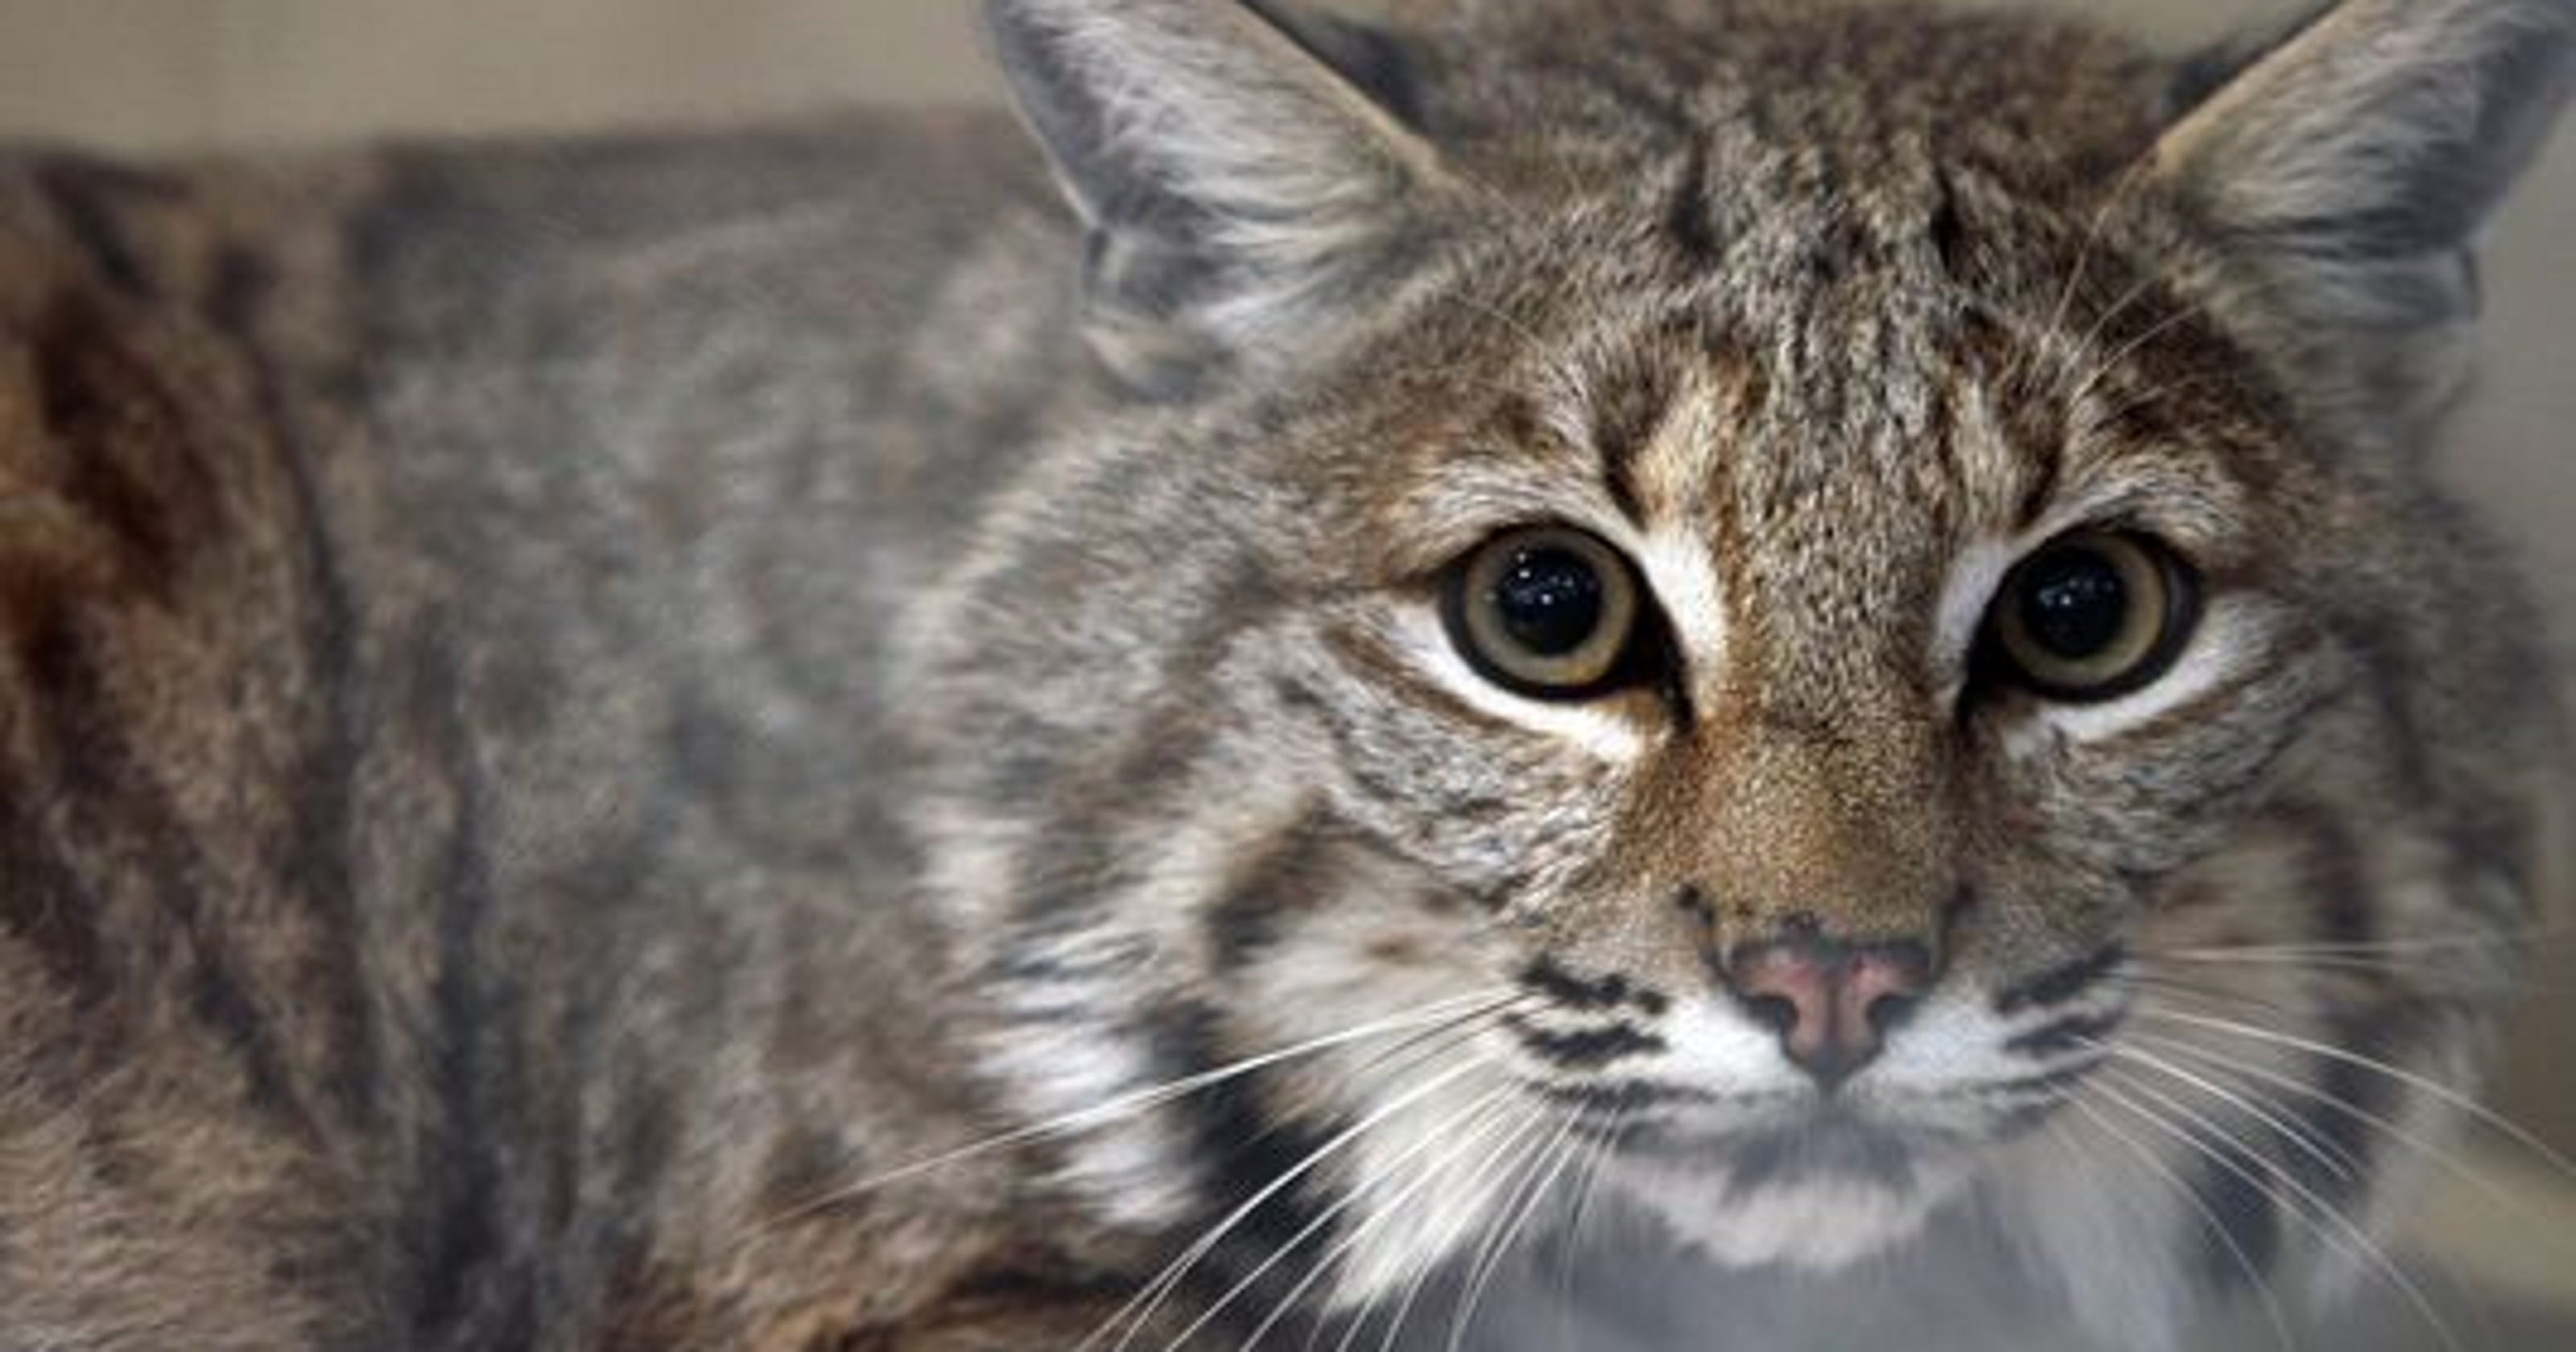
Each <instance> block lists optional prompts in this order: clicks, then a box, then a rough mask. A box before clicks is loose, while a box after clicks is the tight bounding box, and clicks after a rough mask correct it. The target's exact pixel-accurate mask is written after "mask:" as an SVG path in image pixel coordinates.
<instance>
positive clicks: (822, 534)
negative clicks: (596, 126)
mask: <svg viewBox="0 0 2576 1352" xmlns="http://www.w3.org/2000/svg"><path fill="white" fill-rule="evenodd" d="M894 183H901V184H903V185H904V190H903V194H902V195H903V197H904V199H905V206H904V209H903V210H900V211H895V210H888V209H887V199H888V195H889V191H890V190H889V187H888V185H890V184H894ZM7 185H8V186H7V195H6V196H5V198H0V202H5V208H0V221H5V239H6V245H5V253H0V296H5V308H6V320H5V333H6V335H7V367H6V372H5V376H0V412H5V419H6V421H5V427H6V431H5V433H0V444H5V447H6V454H7V470H6V473H5V478H0V482H5V485H6V490H5V493H6V496H5V504H6V505H5V507H0V511H5V513H6V517H7V521H8V525H7V527H6V529H5V532H0V535H5V542H0V552H5V570H6V571H5V576H6V578H7V586H6V588H5V595H6V597H7V603H6V607H5V608H6V627H7V633H8V637H9V646H8V652H9V658H8V668H7V671H8V677H7V680H6V682H5V689H6V691H7V698H6V705H5V708H6V720H5V724H0V726H4V727H5V729H6V746H7V759H6V764H7V789H6V791H5V792H0V804H5V811H6V813H7V827H6V831H5V846H4V847H0V848H5V851H6V858H7V861H8V862H7V865H6V873H7V876H8V879H9V891H8V902H7V909H6V915H7V919H8V924H7V928H6V930H5V931H4V932H0V972H4V973H5V976H0V1015H5V1018H6V1027H7V1029H8V1036H7V1040H6V1044H5V1045H6V1051H5V1053H0V1067H5V1074H0V1142H5V1143H6V1150H5V1151H0V1161H5V1163H0V1169H5V1173H6V1176H5V1178H0V1234H5V1235H6V1236H8V1243H7V1246H6V1250H5V1252H6V1255H7V1256H6V1258H5V1259H0V1346H6V1347H9V1348H12V1349H16V1348H37V1347H83V1348H87V1347H125V1346H135V1347H144V1346H170V1345H173V1343H174V1342H185V1343H187V1344H189V1345H192V1346H198V1347H206V1348H217V1347H240V1348H263V1349H276V1348H287V1347H302V1346H313V1347H322V1346H330V1347H343V1348H350V1349H358V1348H370V1349H375V1348H381V1349H392V1348H398V1347H406V1346H416V1347H454V1348H500V1347H508V1346H517V1345H527V1344H528V1343H529V1342H530V1340H532V1339H533V1340H535V1343H536V1345H543V1346H549V1347H557V1346H560V1347H571V1346H595V1345H596V1346H633V1347H649V1346H667V1347H714V1346H729V1345H738V1344H739V1345H757V1346H764V1347H766V1346H779V1347H790V1346H795V1347H802V1346H805V1345H807V1341H808V1340H809V1338H819V1337H820V1336H821V1335H822V1333H824V1332H825V1331H833V1332H836V1333H839V1334H845V1335H846V1336H848V1337H849V1338H851V1339H852V1340H853V1341H852V1342H851V1343H850V1345H852V1346H879V1345H884V1346H890V1347H892V1346H900V1347H906V1348H910V1347H916V1346H918V1347H933V1346H937V1347H946V1346H951V1345H955V1346H969V1345H974V1344H972V1343H971V1341H957V1342H954V1343H951V1342H942V1341H940V1340H939V1339H940V1337H942V1336H946V1335H945V1333H944V1332H943V1331H944V1330H946V1329H947V1328H949V1326H951V1325H954V1326H955V1327H956V1328H957V1329H958V1330H959V1332H958V1333H957V1334H956V1335H955V1336H956V1338H958V1339H960V1340H963V1339H965V1338H966V1333H965V1330H969V1329H972V1328H974V1327H976V1326H977V1325H978V1321H981V1320H984V1319H987V1318H989V1317H990V1316H991V1314H992V1311H993V1310H995V1309H999V1308H1003V1307H1005V1306H1008V1305H1011V1304H1013V1303H1015V1302H1020V1303H1026V1304H1030V1305H1037V1304H1042V1303H1043V1302H1042V1300H1041V1296H1042V1295H1043V1293H1044V1292H1045V1291H1047V1290H1048V1289H1050V1288H1055V1287H1061V1288H1062V1289H1063V1290H1064V1292H1065V1293H1066V1295H1067V1297H1068V1298H1069V1299H1077V1300H1079V1299H1083V1298H1087V1297H1089V1296H1092V1295H1095V1294H1098V1293H1097V1292H1096V1291H1094V1290H1093V1287H1094V1285H1095V1284H1096V1283H1099V1282H1101V1281H1103V1280H1105V1279H1104V1278H1102V1277H1101V1276H1099V1275H1098V1274H1099V1272H1100V1271H1102V1270H1104V1269H1105V1267H1106V1264H1107V1262H1108V1261H1109V1255H1111V1254H1113V1253H1115V1252H1116V1246H1115V1245H1114V1244H1112V1243H1110V1242H1108V1241H1105V1240H1101V1239H1096V1238H1092V1237H1089V1236H1086V1235H1085V1234H1084V1232H1083V1230H1082V1228H1081V1227H1080V1225H1079V1224H1078V1223H1076V1222H1073V1221H1071V1220H1068V1219H1066V1218H1063V1217H1061V1216H1058V1217H1055V1218H1053V1219H1050V1213H1049V1207H1048V1204H1047V1202H1046V1201H1045V1200H1044V1199H1043V1198H1042V1197H1041V1196H1039V1195H1038V1194H1037V1193H1035V1192H1034V1191H1032V1190H1030V1189H1028V1188H1026V1187H1025V1186H1022V1185H1020V1184H1019V1183H1017V1182H1016V1180H1017V1178H1018V1177H1019V1173H1020V1171H1021V1170H1022V1169H1023V1168H1025V1167H1026V1165H1027V1163H1028V1161H1027V1159H1026V1158H1025V1157H1020V1158H997V1159H993V1160H987V1161H980V1162H974V1163H970V1164H967V1165H964V1166H961V1167H959V1168H956V1169H953V1170H948V1171H943V1172H942V1173H940V1174H939V1175H937V1176H936V1177H929V1178H924V1179H922V1180H920V1181H919V1182H918V1183H915V1184H910V1185H901V1186H897V1187H895V1188H893V1189H891V1190H890V1191H888V1192H887V1193H885V1194H883V1195H881V1196H873V1197H870V1198H867V1199H865V1200H864V1201H863V1202H860V1203H854V1204H852V1205H849V1206H846V1207H841V1208H837V1209H826V1210H821V1211H817V1212H814V1213H812V1214H807V1215H798V1214H797V1213H798V1211H799V1209H800V1208H802V1207H804V1206H806V1205H807V1204H808V1203H811V1202H814V1201H815V1200H817V1199H818V1198H819V1197H820V1196H822V1194H824V1193H826V1192H828V1191H830V1190H831V1189H833V1188H834V1187H835V1186H836V1185H839V1184H844V1183H847V1182H849V1181H851V1180H853V1179H856V1178H859V1177H862V1176H865V1175H867V1174H870V1173H873V1172H877V1171H881V1170H885V1169H890V1168H892V1167H894V1166H896V1165H899V1164H903V1163H907V1162H910V1161H912V1160H914V1159H917V1158H922V1157H926V1156H929V1155H932V1154H935V1153H938V1152H939V1151H941V1150H943V1149H946V1148H948V1147H950V1146H953V1145H955V1144H957V1143H958V1142H960V1141H962V1140H966V1139H970V1138H973V1137H976V1136H979V1135H981V1134H983V1133H985V1132H986V1131H989V1130H990V1129H991V1128H992V1125H993V1122H994V1120H995V1119H994V1116H993V1114H992V1112H991V1110H990V1108H989V1107H988V1106H987V1104H986V1103H985V1101H984V1100H985V1095H984V1094H983V1092H982V1091H980V1090H979V1089H978V1088H977V1086H976V1085H975V1083H974V1081H973V1078H972V1077H971V1075H970V1074H968V1073H967V1069H968V1067H969V1065H970V1064H971V1055H970V1049H969V1048H968V1047H967V1046H966V1044H965V1043H964V1041H963V1029H965V1028H966V1027H967V1026H969V1025H970V1024H971V1023H972V1022H973V1020H974V1019H975V1018H976V1017H977V1015H976V1011H975V1005H974V990H973V986H972V983H971V982H970V981H967V980H965V979H964V978H962V977H959V976H957V975H954V974H953V967H952V964H951V963H950V962H949V961H948V959H947V958H946V956H945V947H946V945H945V941H944V940H943V938H942V936H941V935H940V934H939V932H938V928H937V926H936V925H935V924H934V923H932V921H931V919H930V918H929V917H927V916H925V915H923V914H922V913H921V910H920V907H919V905H918V903H917V901H916V900H915V890H916V889H915V887H914V885H913V884H912V883H911V882H910V881H909V879H910V878H911V875H912V874H913V872H914V870H915V868H916V865H915V863H914V861H913V859H912V857H911V854H910V852H909V851H908V849H907V847H906V846H905V845H904V844H903V843H902V841H901V839H900V837H899V833H898V831H897V829H896V823H895V821H894V816H895V812H896V810H897V808H899V807H900V805H901V803H902V801H903V796H904V795H905V793H906V792H907V791H908V789H907V785H908V783H909V776H910V775H911V774H912V773H913V771H914V770H915V769H916V768H917V761H915V760H913V759H912V758H911V757H910V755H909V754H908V753H907V752H906V751H905V750H903V749H901V748H900V747H899V746H898V745H897V743H896V741H895V740H894V738H893V737H892V736H891V729H890V726H889V723H888V718H889V713H888V710H887V706H888V703H889V701H888V699H887V696H886V690H887V681H886V678H885V676H884V674H883V673H884V671H885V668H886V665H887V662H888V656H889V638H890V635H891V633H892V631H893V628H894V625H895V622H896V612H897V609H898V607H899V604H900V602H901V601H902V600H903V598H904V597H905V595H906V594H907V592H908V591H909V590H911V589H914V588H917V587H920V586H922V585H924V584H925V583H926V581H927V580H928V579H930V578H933V577H936V576H937V575H938V574H939V572H940V571H941V569H942V568H943V566H945V565H946V564H948V563H949V562H950V561H952V560H953V558H954V557H955V555H956V552H957V550H958V548H959V536H960V528H961V525H962V523H963V522H965V521H967V520H969V519H971V518H972V516H973V514H974V513H975V511H976V509H977V506H978V504H979V503H980V501H981V500H982V499H983V498H984V496H985V495H986V494H987V493H988V492H989V491H990V489H991V488H992V486H993V485H994V483H995V482H996V481H997V480H999V479H1000V478H1002V477H1003V476H1005V475H1006V474H1007V473H1009V472H1010V470H1011V468H1012V467H1013V461H1014V458H1015V457H1016V456H1017V454H1018V443H1019V442H1020V441H1021V440H1022V439H1023V438H1025V437H1026V436H1027V435H1028V434H1029V432H1030V431H1031V430H1032V429H1036V428H1039V427H1042V426H1043V425H1044V424H1045V423H1046V422H1047V421H1048V420H1050V419H1055V418H1062V417H1068V416H1072V415H1073V414H1074V413H1075V412H1076V411H1077V410H1078V409H1079V407H1080V405H1081V403H1082V401H1083V400H1084V399H1085V398H1086V395H1085V394H1084V392H1083V387H1082V385H1081V383H1080V382H1079V381H1075V380H1071V379H1065V378H1059V377H1058V376H1057V374H1056V373H1064V374H1066V375H1070V373H1072V372H1073V371H1075V370H1077V369H1078V368H1077V367H1076V366H1075V365H1074V361H1075V360H1076V359H1078V357H1079V352H1078V349H1077V348H1076V347H1075V346H1074V345H1073V343H1072V341H1071V331H1070V328H1069V324H1068V321H1067V313H1068V311H1069V309H1070V297H1069V295H1068V294H1067V293H1066V292H1065V289H1064V288H1063V287H1062V286H1061V285H1060V284H1059V281H1058V279H1059V277H1060V268H1061V263H1060V259H1061V257H1062V256H1063V254H1064V251H1065V249H1066V248H1067V247H1068V245H1069V242H1070V237H1069V234H1068V232H1067V230H1066V228H1065V226H1064V224H1063V223H1062V221H1061V217H1060V213H1058V212H1057V211H1056V210H1055V209H1054V207H1053V204H1052V202H1051V200H1050V199H1049V198H1048V197H1047V196H1046V191H1045V182H1044V179H1043V176H1042V174H1041V172H1040V168H1039V162H1038V161H1037V159H1036V157H1035V156H1034V155H1033V154H1032V153H1030V152H1029V151H1027V150H1026V149H1025V148H1024V146H1023V143H1022V141H1021V138H1019V137H1018V136H1017V134H1016V133H1015V132H1014V131H1013V130H1012V129H1011V128H1010V127H1008V125H1007V124H1006V122H1005V121H1004V120H1003V119H1001V118H1000V117H998V116H993V117H985V118H977V119H971V120H967V119H960V120H959V122H958V123H957V124H954V125H941V124H939V123H937V122H936V121H935V120H927V119H906V120H902V121H879V120H859V121H853V122H851V123H849V124H847V125H840V126H833V127H829V128H818V129H815V130H813V131H810V132H800V133H789V134H780V135H772V136H754V137H738V138H727V139H720V140H711V141H705V142H673V143H643V142H638V143H633V144H621V145H603V146H598V147H589V148H582V149H572V150H562V151H532V152H515V151H481V152H473V153H468V154H446V153H437V152H422V153H397V154H393V155H389V156H385V157H381V158H376V159H371V160H367V161H353V162H344V163H324V164H314V165H311V166H307V167H299V168H290V169H284V170H269V169H243V168H222V169H215V170H210V171H206V172H169V173H161V172H153V173H142V172H129V171H124V170H114V169H107V168H102V167H99V166H95V165H91V164H85V163H81V162H77V161H71V160H66V159H46V160H40V161H28V160H20V161H17V162H15V163H14V164H13V165H12V166H11V168H10V171H9V176H8V180H7ZM960 242H962V243H963V244H964V245H965V247H963V248H955V249H952V248H951V246H952V245H955V244H958V243H960ZM942 254H947V255H949V256H950V258H951V260H952V261H950V262H949V263H948V264H947V265H946V266H942V267H936V268H932V267H924V266H923V265H922V262H921V260H924V259H928V258H933V257H939V256H941V255H942ZM1059 298H1061V299H1059ZM997 302H998V303H997ZM907 1212H910V1213H917V1214H914V1215H907V1214H906V1213H907ZM755 1275H756V1280H755V1279H752V1278H753V1276H755ZM887 1327H902V1328H905V1329H908V1330H914V1332H911V1333H908V1334H907V1335H906V1340H899V1341H896V1342H892V1343H884V1344H880V1343H877V1342H871V1341H867V1339H869V1338H873V1337H877V1336H878V1335H877V1334H875V1333H872V1332H870V1330H876V1329H882V1328H887ZM182 1330H184V1331H185V1333H184V1336H182V1335H181V1333H180V1331H182ZM815 1345H826V1344H823V1343H816V1344H815Z"/></svg>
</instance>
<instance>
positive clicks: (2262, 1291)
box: [2060, 1095, 2298, 1352]
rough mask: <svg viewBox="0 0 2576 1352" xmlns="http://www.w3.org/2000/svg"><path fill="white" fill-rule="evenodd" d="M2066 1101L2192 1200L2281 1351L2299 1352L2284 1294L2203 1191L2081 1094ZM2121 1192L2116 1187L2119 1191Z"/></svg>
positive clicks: (2177, 1193)
mask: <svg viewBox="0 0 2576 1352" xmlns="http://www.w3.org/2000/svg"><path fill="white" fill-rule="evenodd" d="M2066 1102H2067V1104H2068V1105H2069V1106H2071V1107H2073V1108H2074V1109H2075V1110H2076V1111H2077V1112H2080V1113H2082V1114H2084V1116H2085V1117H2086V1118H2087V1119H2088V1120H2090V1121H2091V1122H2092V1123H2093V1126H2094V1128H2095V1129H2096V1130H2098V1131H2100V1132H2101V1133H2102V1134H2103V1135H2105V1136H2108V1137H2110V1138H2111V1139H2112V1140H2114V1141H2116V1142H2118V1143H2119V1144H2121V1145H2124V1146H2126V1147H2128V1149H2129V1152H2130V1153H2131V1154H2134V1155H2136V1156H2137V1157H2138V1160H2139V1162H2140V1163H2143V1164H2145V1165H2146V1166H2147V1168H2149V1169H2150V1170H2153V1171H2154V1172H2155V1173H2156V1175H2157V1176H2158V1177H2160V1178H2162V1179H2163V1180H2164V1181H2165V1182H2166V1183H2168V1184H2170V1185H2171V1186H2172V1187H2173V1190H2174V1195H2175V1196H2177V1197H2180V1198H2181V1199H2182V1200H2183V1201H2184V1202H2186V1203H2188V1204H2189V1205H2190V1207H2191V1209H2192V1210H2194V1211H2197V1212H2199V1213H2200V1219H2201V1222H2202V1223H2203V1224H2205V1225H2207V1226H2208V1227H2209V1230H2210V1233H2211V1234H2214V1235H2216V1236H2218V1242H2219V1243H2220V1244H2222V1245H2224V1246H2226V1249H2227V1252H2228V1254H2229V1256H2230V1257H2233V1258H2234V1259H2235V1260H2236V1266H2237V1267H2238V1268H2239V1269H2240V1270H2242V1271H2243V1272H2244V1273H2245V1280H2246V1281H2247V1282H2249V1283H2251V1284H2252V1285H2253V1287H2254V1292H2255V1295H2256V1296H2257V1297H2259V1298H2260V1299H2261V1300H2262V1302H2263V1313H2264V1315H2265V1317H2266V1318H2268V1319H2269V1320H2270V1321H2271V1324H2272V1333H2273V1335H2274V1336H2275V1337H2276V1338H2278V1339H2279V1341H2280V1346H2281V1352H2296V1346H2297V1342H2298V1340H2297V1339H2296V1338H2295V1337H2293V1336H2292V1335H2291V1333H2290V1317H2289V1314H2288V1313H2287V1312H2286V1311H2284V1310H2283V1309H2282V1308H2281V1297H2280V1294H2279V1293H2278V1292H2276V1291H2274V1290H2273V1289H2272V1283H2271V1282H2270V1281H2269V1280H2268V1279H2267V1278H2266V1277H2265V1276H2264V1273H2263V1270H2262V1268H2261V1267H2260V1266H2258V1265H2257V1264H2256V1263H2255V1262H2254V1258H2253V1255H2251V1254H2249V1253H2247V1252H2245V1246H2244V1245H2243V1244H2241V1243H2239V1242H2237V1239H2236V1234H2235V1232H2234V1231H2232V1230H2230V1229H2228V1228H2227V1223H2226V1222H2225V1221H2223V1220H2221V1219H2220V1218H2219V1215H2218V1213H2217V1212H2215V1211H2212V1210H2211V1209H2210V1207H2209V1203H2207V1202H2205V1201H2203V1200H2201V1196H2200V1193H2199V1191H2198V1190H2197V1189H2195V1188H2193V1187H2192V1186H2191V1184H2190V1183H2189V1182H2188V1181H2187V1180H2185V1179H2184V1178H2183V1177H2182V1175H2180V1174H2177V1173H2175V1172H2174V1171H2173V1168H2172V1166H2170V1165H2168V1164H2166V1163H2165V1162H2164V1161H2163V1160H2161V1159H2159V1158H2157V1157H2156V1152H2155V1151H2154V1150H2153V1149H2152V1148H2151V1147H2149V1146H2148V1145H2147V1144H2146V1143H2144V1142H2142V1141H2140V1140H2138V1139H2137V1138H2136V1137H2134V1136H2131V1135H2130V1134H2129V1133H2127V1132H2125V1131H2122V1130H2121V1129H2120V1128H2119V1127H2118V1126H2117V1125H2115V1124H2114V1123H2113V1122H2112V1121H2111V1119H2110V1118H2109V1117H2108V1116H2106V1115H2105V1114H2104V1113H2103V1112H2102V1111H2101V1110H2100V1109H2098V1108H2096V1107H2094V1106H2093V1105H2092V1104H2090V1103H2088V1102H2086V1101H2084V1100H2083V1099H2082V1098H2080V1097H2075V1096H2071V1095H2070V1096H2069V1097H2068V1098H2067V1100H2066ZM2131 1111H2133V1112H2134V1111H2136V1110H2135V1109H2132V1110H2131ZM2060 1139H2064V1138H2063V1137H2061V1138H2060ZM2076 1154H2077V1158H2078V1159H2079V1160H2081V1159H2082V1155H2083V1152H2082V1151H2080V1150H2079V1151H2077V1152H2076ZM2117 1191H2118V1190H2117V1189H2113V1192H2114V1193H2115V1194H2116V1193H2117Z"/></svg>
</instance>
